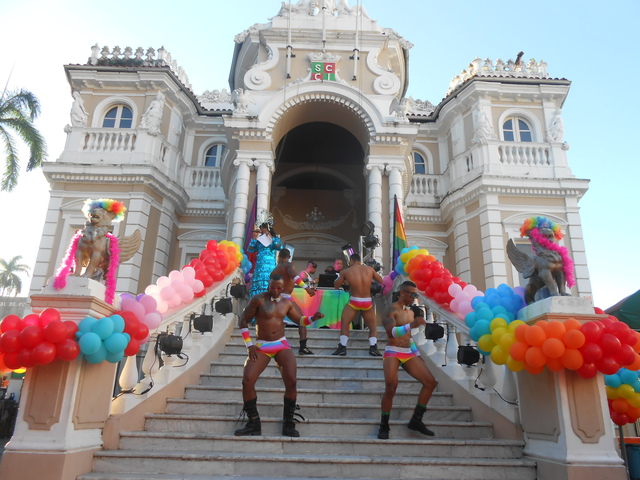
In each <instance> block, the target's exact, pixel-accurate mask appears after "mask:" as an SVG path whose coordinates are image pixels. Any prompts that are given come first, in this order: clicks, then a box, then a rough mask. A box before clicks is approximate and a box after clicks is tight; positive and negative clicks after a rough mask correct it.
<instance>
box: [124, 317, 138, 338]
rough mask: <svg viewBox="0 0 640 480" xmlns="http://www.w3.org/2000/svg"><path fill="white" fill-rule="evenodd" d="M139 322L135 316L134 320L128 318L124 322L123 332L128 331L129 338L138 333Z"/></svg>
mask: <svg viewBox="0 0 640 480" xmlns="http://www.w3.org/2000/svg"><path fill="white" fill-rule="evenodd" d="M140 325H141V323H140V322H139V321H138V319H137V318H136V320H135V321H131V320H128V321H126V322H125V324H124V333H128V334H129V336H130V337H131V338H133V337H135V336H136V335H137V334H138V330H139V329H140Z"/></svg>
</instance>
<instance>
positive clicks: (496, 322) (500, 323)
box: [489, 317, 507, 332]
mask: <svg viewBox="0 0 640 480" xmlns="http://www.w3.org/2000/svg"><path fill="white" fill-rule="evenodd" d="M489 327H490V328H491V331H492V332H493V331H494V330H495V329H496V328H500V327H504V328H507V321H506V320H505V319H504V318H502V317H496V318H494V319H493V320H491V323H490V324H489Z"/></svg>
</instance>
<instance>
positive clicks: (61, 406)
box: [0, 277, 116, 480]
mask: <svg viewBox="0 0 640 480" xmlns="http://www.w3.org/2000/svg"><path fill="white" fill-rule="evenodd" d="M50 283H52V282H50ZM100 287H102V285H101V284H99V283H98V282H95V281H93V280H89V279H85V278H78V277H70V278H69V279H68V286H67V288H65V289H63V290H61V291H56V290H54V289H52V288H49V287H45V289H44V290H43V293H42V294H39V295H33V296H32V308H33V311H34V312H35V313H40V312H41V311H43V310H45V309H47V308H55V309H57V310H58V311H59V312H60V315H61V317H62V319H63V320H75V321H77V322H79V321H80V320H82V319H83V318H84V317H86V316H93V317H95V318H102V317H105V316H109V315H111V314H112V313H113V312H114V311H115V310H114V308H113V307H112V306H111V305H108V304H107V303H105V302H104V300H101V298H104V296H103V295H102V296H101V297H99V298H97V297H94V296H93V295H92V293H96V292H98V291H99V290H100ZM115 375H116V365H115V364H112V363H108V362H102V363H99V364H90V363H87V362H86V361H85V360H84V359H83V360H80V359H76V360H74V361H72V362H62V361H55V362H53V363H50V364H48V365H43V366H39V367H34V368H30V369H28V370H27V374H26V376H25V382H24V385H23V391H22V395H21V398H20V409H19V412H18V419H17V421H16V427H15V431H14V434H13V437H12V438H11V440H10V441H9V443H8V444H7V446H6V450H5V452H4V454H3V456H2V462H1V463H0V478H2V479H3V480H22V479H25V478H46V479H50V480H74V479H75V478H76V477H77V476H78V475H80V474H82V473H87V472H90V471H91V469H92V465H93V453H94V452H95V451H96V450H99V449H100V448H101V446H102V428H103V426H104V422H105V420H106V419H107V417H108V416H109V408H110V404H111V398H112V394H113V387H114V382H115Z"/></svg>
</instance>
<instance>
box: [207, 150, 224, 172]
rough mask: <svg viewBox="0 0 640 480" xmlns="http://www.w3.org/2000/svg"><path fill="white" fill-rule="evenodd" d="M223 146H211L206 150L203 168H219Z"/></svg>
mask: <svg viewBox="0 0 640 480" xmlns="http://www.w3.org/2000/svg"><path fill="white" fill-rule="evenodd" d="M224 151H225V146H224V145H213V146H212V147H210V148H209V149H208V150H207V153H205V155H204V166H205V167H219V166H220V163H221V162H222V155H224Z"/></svg>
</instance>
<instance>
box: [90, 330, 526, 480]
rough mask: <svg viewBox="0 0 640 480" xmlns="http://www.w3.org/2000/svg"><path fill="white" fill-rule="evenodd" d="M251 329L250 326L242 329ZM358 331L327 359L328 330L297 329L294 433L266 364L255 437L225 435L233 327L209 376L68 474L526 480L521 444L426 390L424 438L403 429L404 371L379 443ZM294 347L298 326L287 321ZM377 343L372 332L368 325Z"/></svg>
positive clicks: (235, 412) (113, 479) (237, 409)
mask: <svg viewBox="0 0 640 480" xmlns="http://www.w3.org/2000/svg"><path fill="white" fill-rule="evenodd" d="M252 336H253V337H255V334H253V335H252ZM367 336H368V335H367V332H366V331H354V332H352V334H351V340H350V341H349V347H348V356H347V357H333V356H331V353H332V352H333V350H334V349H335V347H336V345H337V339H338V333H337V332H336V331H335V330H323V329H320V330H311V329H310V330H309V348H310V349H311V350H313V351H314V352H315V355H313V356H306V357H301V356H298V404H299V405H300V407H301V410H300V413H301V414H302V415H304V417H305V418H306V422H302V423H300V424H298V427H297V428H298V430H299V431H300V434H301V436H300V437H299V438H289V437H283V436H282V435H281V434H280V431H281V428H282V410H283V392H284V387H283V383H282V379H281V378H280V374H279V372H278V370H277V368H276V366H275V363H274V362H271V364H270V365H269V367H267V369H266V370H265V372H264V373H263V375H262V376H261V378H260V380H259V381H258V384H257V391H258V410H259V412H260V416H261V419H262V436H257V437H235V436H234V435H233V432H234V430H235V429H236V428H238V427H240V426H242V425H243V424H244V422H242V421H240V422H238V418H239V416H240V414H241V410H242V392H241V378H242V368H243V363H244V360H245V358H246V349H245V347H244V344H243V342H242V339H241V338H240V336H239V333H238V331H237V329H236V331H235V332H234V335H233V336H232V341H231V342H230V343H229V344H228V345H227V348H226V350H225V352H223V353H222V354H221V355H220V357H219V359H218V361H216V362H213V363H212V364H211V369H210V372H208V373H203V374H202V376H201V381H200V384H199V385H192V386H189V387H187V389H186V391H185V396H184V398H179V399H171V400H169V401H168V402H167V408H166V413H164V414H149V415H147V416H146V422H145V430H144V431H140V432H124V433H123V434H122V435H121V438H120V446H119V449H118V450H113V451H100V452H98V453H96V454H95V460H94V471H93V472H92V473H89V474H86V475H81V476H80V477H78V480H136V479H139V480H143V479H152V478H153V479H158V480H178V479H183V480H204V479H212V480H216V479H229V478H238V477H242V478H254V479H263V478H294V479H311V478H323V479H347V478H358V479H374V478H375V479H381V478H382V479H414V478H415V479H418V478H419V479H425V478H429V479H440V480H444V479H491V480H501V479H502V480H532V479H535V478H536V465H535V462H533V461H530V460H528V459H524V458H523V457H522V447H523V444H522V442H519V441H513V440H500V439H495V438H493V429H492V425H491V424H490V423H488V422H482V421H473V420H472V418H473V416H472V412H471V409H470V408H469V407H460V406H453V405H452V395H451V394H448V393H446V392H441V391H437V390H436V392H435V393H434V395H433V397H432V398H431V401H430V402H429V405H428V407H427V413H426V414H425V418H424V420H425V424H426V425H427V426H428V427H429V428H430V429H432V430H433V431H434V432H435V437H424V436H422V435H420V434H418V433H416V432H413V431H410V430H409V429H408V428H407V427H406V423H407V422H408V420H409V417H410V416H411V414H412V412H413V407H414V406H415V403H416V400H417V394H418V391H419V384H418V383H417V382H416V381H415V380H413V379H412V378H411V377H409V376H408V375H407V374H406V373H405V372H404V371H401V372H400V385H399V387H398V391H397V393H396V396H395V398H394V408H393V411H392V413H391V421H390V426H391V432H390V439H389V440H378V438H377V436H376V435H377V431H378V422H379V419H380V399H381V395H382V392H383V391H384V379H383V372H382V359H381V358H380V357H370V356H368V341H367ZM287 337H288V338H289V341H290V343H291V344H292V346H293V347H294V351H295V352H296V353H297V346H298V332H297V330H296V329H287ZM378 337H379V338H380V345H379V347H380V349H381V350H382V348H383V346H384V339H385V334H384V331H380V332H379V333H378Z"/></svg>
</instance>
